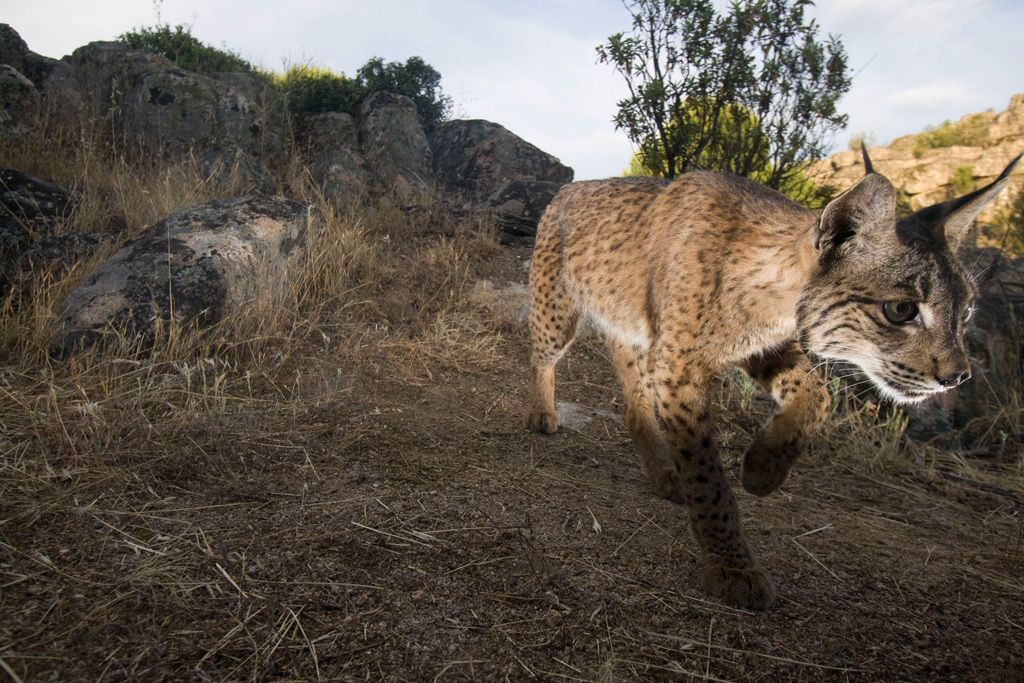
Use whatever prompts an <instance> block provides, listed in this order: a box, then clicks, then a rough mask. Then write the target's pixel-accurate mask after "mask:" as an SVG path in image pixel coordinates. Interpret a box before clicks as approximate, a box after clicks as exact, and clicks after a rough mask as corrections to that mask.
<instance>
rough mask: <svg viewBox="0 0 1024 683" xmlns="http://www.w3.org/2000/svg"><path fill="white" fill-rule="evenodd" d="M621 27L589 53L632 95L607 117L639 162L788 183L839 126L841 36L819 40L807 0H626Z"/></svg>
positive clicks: (669, 172)
mask: <svg viewBox="0 0 1024 683" xmlns="http://www.w3.org/2000/svg"><path fill="white" fill-rule="evenodd" d="M623 4H624V5H625V6H626V8H627V9H628V10H629V11H630V13H631V15H632V17H633V28H632V31H631V32H630V33H628V34H627V33H616V34H615V35H612V36H610V37H609V39H608V43H607V44H605V45H602V46H600V47H598V48H597V52H598V57H599V59H600V61H601V62H604V63H608V64H611V65H613V66H614V67H615V69H616V70H617V71H619V73H621V74H622V75H623V76H624V77H625V79H626V83H627V85H628V87H629V93H630V96H629V97H627V98H626V99H624V100H622V101H621V102H619V111H618V113H617V114H616V116H615V118H614V121H615V125H616V127H617V128H619V129H622V130H625V131H626V134H627V135H628V136H629V138H630V140H632V141H633V143H634V144H635V145H637V148H638V154H639V155H640V157H641V158H642V159H643V164H642V165H643V166H644V167H645V168H647V169H648V170H650V171H652V172H657V173H658V174H660V175H664V176H665V177H668V178H672V177H675V176H676V175H677V174H679V173H682V172H685V171H687V170H690V169H693V168H711V169H715V170H721V171H728V172H731V173H735V174H737V175H742V176H746V177H752V178H756V179H757V180H758V181H760V182H762V183H764V184H765V185H768V186H769V187H773V188H776V189H780V188H782V187H785V186H787V185H788V186H792V185H793V183H794V181H796V180H797V179H798V177H799V175H800V174H802V173H803V170H804V167H805V166H806V164H807V162H808V161H810V160H812V159H816V158H820V157H822V156H823V155H824V153H825V152H826V151H827V150H828V149H829V148H830V147H831V140H832V138H833V136H834V135H835V132H836V131H837V130H839V129H841V128H842V127H844V126H845V125H846V119H847V117H846V115H845V114H841V113H839V111H838V110H837V108H836V105H837V103H838V101H839V99H840V98H841V97H842V96H843V95H844V94H845V93H846V91H847V90H849V87H850V77H849V70H848V67H847V64H846V53H845V50H844V48H843V46H842V43H840V42H839V39H838V38H836V37H833V36H829V38H828V40H827V41H825V42H820V41H819V40H818V38H817V33H818V26H817V23H816V22H815V21H814V20H810V21H806V20H805V18H804V9H805V7H807V6H808V5H813V3H812V2H811V1H810V0H794V1H793V2H792V3H791V2H790V0H734V1H733V2H732V4H731V5H730V6H729V10H728V13H727V14H724V15H719V14H718V12H717V11H716V10H715V8H714V5H713V3H712V1H711V0H623Z"/></svg>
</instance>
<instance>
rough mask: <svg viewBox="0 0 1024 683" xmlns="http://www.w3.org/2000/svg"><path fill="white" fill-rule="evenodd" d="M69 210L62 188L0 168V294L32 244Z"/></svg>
mask: <svg viewBox="0 0 1024 683" xmlns="http://www.w3.org/2000/svg"><path fill="white" fill-rule="evenodd" d="M70 211H71V196H70V195H69V194H68V192H67V191H66V190H65V189H64V188H62V187H60V186H58V185H54V184H53V183H48V182H46V181H44V180H39V179H37V178H33V177H31V176H27V175H25V174H24V173H22V172H20V171H16V170H14V169H13V168H3V167H0V294H6V293H7V291H8V290H9V289H10V286H11V284H12V283H13V282H14V280H15V278H16V276H17V272H18V267H17V264H18V260H19V259H20V258H21V255H22V253H23V252H24V251H25V250H26V249H27V248H28V247H29V245H31V244H32V241H33V240H34V239H38V238H39V237H40V236H46V235H49V234H50V233H52V232H53V231H54V230H55V229H56V224H57V223H58V222H59V221H60V220H62V219H63V218H64V217H65V214H67V213H68V212H70Z"/></svg>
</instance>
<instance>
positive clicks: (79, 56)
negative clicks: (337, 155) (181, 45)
mask: <svg viewBox="0 0 1024 683" xmlns="http://www.w3.org/2000/svg"><path fill="white" fill-rule="evenodd" d="M45 71H46V74H45V76H44V79H43V85H44V90H45V92H46V96H47V98H49V99H51V100H53V101H52V102H51V104H52V105H53V107H54V108H55V109H57V110H60V111H63V112H64V113H65V115H66V116H68V117H70V118H72V119H74V118H81V117H92V118H96V119H109V121H110V124H109V125H110V127H111V129H112V130H113V131H115V133H116V135H117V138H118V139H117V140H115V141H114V143H115V144H116V145H119V146H121V147H122V148H123V149H124V150H126V151H127V152H128V153H129V154H130V155H132V156H142V157H145V156H180V155H184V154H189V153H191V152H192V151H193V150H206V149H207V148H214V149H221V150H230V151H231V152H232V153H233V152H234V151H235V150H240V151H241V152H244V153H245V154H247V155H248V156H249V157H250V158H251V164H252V165H263V166H269V167H271V168H274V167H276V166H277V165H278V164H280V163H281V162H282V161H283V159H284V140H285V139H286V138H287V137H288V135H287V134H286V125H287V124H286V119H285V114H284V106H283V103H282V102H281V101H280V99H279V98H278V96H277V94H276V91H274V89H273V88H271V87H269V86H267V85H266V84H264V83H262V82H260V81H259V80H258V79H256V78H255V77H253V76H250V75H248V74H218V75H217V76H216V77H207V76H202V75H198V74H194V73H191V72H188V71H185V70H183V69H180V68H178V67H177V66H175V65H174V64H172V63H171V62H169V61H168V60H166V59H164V58H163V57H160V56H158V55H155V54H152V53H149V52H144V51H141V50H132V49H130V48H128V47H126V46H125V45H123V44H121V43H114V42H99V43H91V44H89V45H86V46H85V47H81V48H78V49H77V50H75V51H74V52H73V53H72V54H71V56H70V57H65V58H64V59H63V60H61V62H60V66H58V65H49V66H48V67H47V69H46V70H45ZM265 173H266V172H259V173H256V177H257V179H258V178H259V177H260V176H263V175H265ZM275 185H276V183H275Z"/></svg>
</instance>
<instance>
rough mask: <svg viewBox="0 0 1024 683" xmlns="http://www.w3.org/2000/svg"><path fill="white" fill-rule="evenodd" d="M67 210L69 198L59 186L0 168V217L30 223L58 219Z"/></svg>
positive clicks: (69, 206)
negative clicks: (5, 216)
mask: <svg viewBox="0 0 1024 683" xmlns="http://www.w3.org/2000/svg"><path fill="white" fill-rule="evenodd" d="M70 208H71V195H70V194H68V192H67V190H65V189H64V188H62V187H60V186H59V185H54V184H53V183H48V182H46V181H45V180H39V179H38V178H33V177H31V176H28V175H25V174H24V173H22V172H21V171H16V170H14V169H13V168H4V167H0V214H2V215H8V216H11V217H12V218H14V219H16V220H20V221H23V222H25V223H33V222H36V221H38V220H39V219H47V218H62V217H63V216H64V215H65V213H66V212H67V211H69V210H70Z"/></svg>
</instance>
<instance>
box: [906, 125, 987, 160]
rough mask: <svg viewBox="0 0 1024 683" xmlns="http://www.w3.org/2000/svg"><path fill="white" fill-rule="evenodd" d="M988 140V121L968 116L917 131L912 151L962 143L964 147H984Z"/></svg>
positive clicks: (922, 150)
mask: <svg viewBox="0 0 1024 683" xmlns="http://www.w3.org/2000/svg"><path fill="white" fill-rule="evenodd" d="M988 142H989V136H988V123H987V122H986V121H984V120H983V119H980V118H969V119H965V120H962V121H957V122H956V123H952V122H950V121H945V122H943V124H942V125H941V126H939V127H937V128H928V129H925V131H924V132H923V133H919V134H918V136H917V139H916V140H915V144H914V151H915V152H918V153H921V152H924V151H925V150H929V149H936V148H939V147H952V146H954V145H963V146H965V147H984V146H985V145H986V144H988Z"/></svg>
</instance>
